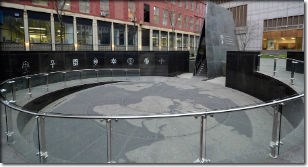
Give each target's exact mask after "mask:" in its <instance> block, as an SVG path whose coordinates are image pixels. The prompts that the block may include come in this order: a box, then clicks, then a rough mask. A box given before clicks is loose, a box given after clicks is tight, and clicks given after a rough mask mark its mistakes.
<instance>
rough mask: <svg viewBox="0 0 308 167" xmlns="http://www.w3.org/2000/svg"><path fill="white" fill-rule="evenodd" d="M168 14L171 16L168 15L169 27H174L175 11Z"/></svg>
mask: <svg viewBox="0 0 308 167" xmlns="http://www.w3.org/2000/svg"><path fill="white" fill-rule="evenodd" d="M170 15H171V17H170V21H171V22H170V25H171V27H172V28H173V29H174V27H175V12H173V11H172V12H171V13H170Z"/></svg>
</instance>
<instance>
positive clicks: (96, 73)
mask: <svg viewBox="0 0 308 167" xmlns="http://www.w3.org/2000/svg"><path fill="white" fill-rule="evenodd" d="M95 72H96V81H97V82H99V79H98V70H95Z"/></svg>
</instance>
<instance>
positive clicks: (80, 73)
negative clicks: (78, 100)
mask: <svg viewBox="0 0 308 167" xmlns="http://www.w3.org/2000/svg"><path fill="white" fill-rule="evenodd" d="M79 80H80V83H81V84H82V70H79Z"/></svg>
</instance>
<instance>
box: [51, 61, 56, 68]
mask: <svg viewBox="0 0 308 167" xmlns="http://www.w3.org/2000/svg"><path fill="white" fill-rule="evenodd" d="M50 65H51V68H52V69H53V68H54V67H55V65H56V63H55V60H50Z"/></svg>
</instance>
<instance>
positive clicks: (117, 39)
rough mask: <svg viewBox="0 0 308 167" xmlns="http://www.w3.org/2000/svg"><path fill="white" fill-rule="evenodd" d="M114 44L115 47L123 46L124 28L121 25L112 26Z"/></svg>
mask: <svg viewBox="0 0 308 167" xmlns="http://www.w3.org/2000/svg"><path fill="white" fill-rule="evenodd" d="M114 44H115V45H116V46H124V45H125V26H124V25H122V24H114Z"/></svg>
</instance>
